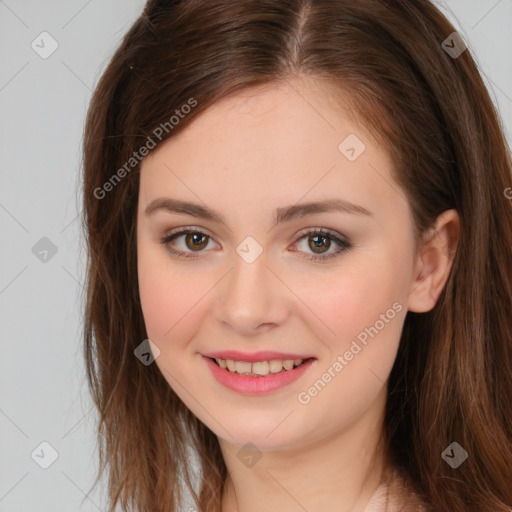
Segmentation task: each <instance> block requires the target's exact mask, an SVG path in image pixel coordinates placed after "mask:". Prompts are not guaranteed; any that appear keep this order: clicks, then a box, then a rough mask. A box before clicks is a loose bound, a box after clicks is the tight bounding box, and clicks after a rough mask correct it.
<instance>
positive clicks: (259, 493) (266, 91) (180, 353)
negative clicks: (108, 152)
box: [137, 78, 459, 512]
mask: <svg viewBox="0 0 512 512" xmlns="http://www.w3.org/2000/svg"><path fill="white" fill-rule="evenodd" d="M328 92H329V91H328V89H327V86H325V85H324V84H322V83H320V82H318V81H314V80H313V79H311V78H308V79H306V78H295V79H293V80H290V81H289V82H285V83H281V84H273V85H272V86H270V87H266V88H257V89H252V90H250V91H244V92H243V93H241V94H237V95H235V96H232V97H229V98H226V99H224V100H222V101H220V102H218V103H216V104H215V105H214V106H213V107H211V108H210V109H208V110H207V111H206V112H205V113H203V114H202V115H201V116H200V117H198V118H197V119H196V120H194V122H193V123H192V124H191V125H189V126H188V127H187V128H186V129H185V130H184V131H183V132H181V133H179V134H178V135H176V136H175V137H173V138H172V139H169V140H168V141H166V142H164V143H163V144H162V145H161V146H160V147H159V148H157V149H156V150H155V151H154V152H153V153H152V154H150V155H149V156H148V157H147V158H146V159H145V160H144V161H143V163H142V168H141V176H140V193H139V205H138V217H137V247H138V277H139V287H140V297H141V303H142V309H143V314H144V319H145V323H146V328H147V333H148V337H149V339H151V340H152V342H153V343H154V344H155V345H156V346H158V348H159V350H160V355H159V356H158V357H157V359H156V360H155V362H156V364H157V365H158V367H159V369H160V370H161V371H162V374H163V376H164V377H165V378H166V380H167V381H168V383H169V385H170V386H171V387H172V388H173V390H174V391H175V392H176V393H177V394H178V395H179V397H180V398H181V399H182V400H183V402H184V403H185V404H186V406H187V407H189V408H190V409H191V411H192V412H193V413H194V414H195V415H196V416H197V417H198V418H199V419H200V420H201V421H202V422H204V423H205V424H206V425H207V426H208V427H209V428H210V429H211V430H212V431H213V432H214V433H215V434H216V435H217V437H218V439H219V443H220V446H221V450H222V454H223V456H224V460H225V462H226V466H227V469H228V473H229V476H228V479H227V482H226V485H225V492H224V494H223V500H222V510H223V512H234V511H239V512H256V511H260V510H262V507H263V508H265V509H267V510H280V511H283V512H288V511H289V512H292V511H294V512H296V511H300V510H304V509H306V510H308V512H316V511H318V512H319V511H322V512H323V511H325V510H333V507H334V506H335V507H336V510H339V511H347V512H348V511H361V510H363V509H364V508H365V506H366V504H367V503H368V501H369V500H370V498H371V496H372V494H373V493H374V492H375V490H376V488H377V486H378V484H379V481H380V479H381V477H382V475H383V468H384V465H385V462H386V450H385V449H384V448H383V447H382V446H381V445H378V441H379V438H380V436H381V434H382V426H383V418H384V410H385V404H386V394H387V380H388V376H389V374H390V372H391V369H392V366H393V363H394V360H395V357H396V353H397V349H398V345H399V339H400V332H401V329H402V325H403V322H404V319H405V315H406V312H407V311H408V310H410V311H415V312H424V311H428V310H430V309H431V308H432V307H433V306H434V305H435V303H436V301H437V299H438V297H439V295H440V293H441V291H442V289H443V286H444V284H445V282H446V279H447V277H448V273H449V270H450V267H451V262H452V259H451V257H450V254H451V253H452V254H453V249H454V248H455V247H456V241H457V237H458V233H459V218H458V216H457V213H456V212H455V211H453V210H450V211H447V212H444V213H443V214H442V215H441V216H440V217H439V219H438V221H437V224H436V231H435V232H434V233H433V235H434V236H429V238H428V240H427V241H425V242H424V243H423V245H422V246H421V247H420V248H418V251H416V249H417V248H416V247H415V244H414V239H413V220H412V216H411V210H410V205H409V203H408V202H407V200H406V199H405V197H406V195H405V193H404V192H403V191H401V190H400V188H399V186H398V184H396V183H395V182H394V180H393V179H392V177H391V168H392V162H391V161H390V160H389V158H388V155H387V154H386V153H385V152H384V151H383V149H382V148H381V147H379V146H378V145H377V143H376V142H375V141H374V140H373V139H372V138H371V136H370V134H369V133H367V132H366V131H365V129H364V128H363V127H362V126H360V125H359V123H357V122H356V121H355V120H353V119H351V118H350V117H349V116H348V115H346V113H345V112H344V111H343V109H342V108H341V107H340V105H339V103H335V102H334V101H333V99H332V98H333V97H334V96H333V95H329V94H328ZM349 134H355V135H356V136H357V137H358V138H359V139H360V140H361V141H363V142H364V144H365V146H366V149H365V150H364V151H363V152H362V154H361V155H360V156H359V157H358V158H357V159H356V160H355V161H353V162H351V161H349V160H348V159H347V158H346V157H345V156H344V154H342V153H341V152H340V150H339V149H338V146H339V144H340V143H341V142H342V141H343V140H344V139H345V138H346V137H347V136H348V135H349ZM370 164H371V165H370ZM376 170H378V172H376ZM160 197H172V198H175V199H181V200H186V201H192V202H195V203H199V204H201V205H203V206H204V205H206V206H208V207H209V208H211V209H214V210H216V211H218V212H220V213H221V214H222V215H223V216H224V217H225V219H226V222H225V223H219V222H215V221H211V220H205V219H201V218H197V217H194V216H191V215H184V214H177V213H171V212H168V211H164V210H158V211H155V212H154V213H152V214H151V215H146V213H145V208H146V206H147V205H148V204H149V203H150V202H151V201H152V200H154V199H156V198H160ZM327 198H339V199H344V200H347V201H350V202H352V203H355V204H357V205H360V206H362V207H364V208H366V209H368V210H369V211H370V212H371V213H372V215H371V216H366V215H359V214H354V213H343V212H323V213H317V214H312V215H308V216H306V217H303V218H299V219H295V220H292V221H290V222H286V223H283V224H281V225H278V226H275V227H272V220H273V214H274V210H275V209H276V208H278V207H284V206H288V205H293V204H296V203H304V202H309V201H317V200H324V199H327ZM188 226H190V227H194V228H197V229H199V230H200V231H201V232H203V233H205V234H206V235H208V237H210V238H208V237H207V238H206V241H205V242H204V243H203V244H202V245H201V249H200V252H198V251H197V249H196V250H195V251H194V247H195V246H194V244H193V242H192V241H190V240H189V241H188V245H187V244H186V241H187V238H186V234H185V235H182V236H180V237H179V238H177V239H175V240H174V241H173V242H170V245H171V246H172V247H174V248H175V249H177V250H181V251H184V252H186V253H189V254H192V255H193V256H194V255H195V256H196V258H195V259H194V258H191V259H180V258H178V257H176V256H174V255H172V254H171V253H170V252H169V251H168V249H167V248H166V247H165V246H164V245H163V244H162V243H161V239H162V238H163V237H164V236H165V235H166V234H168V233H169V232H170V231H171V230H174V229H177V228H184V227H188ZM315 228H326V229H329V230H332V231H334V232H335V233H337V234H338V236H340V237H341V238H342V239H343V237H345V238H346V239H348V240H349V242H350V243H351V244H352V246H351V248H350V249H348V250H346V251H343V252H340V253H339V254H338V255H337V256H336V257H333V258H330V259H326V260H325V261H324V262H322V261H312V260H310V259H308V258H310V257H311V256H315V255H317V256H319V255H321V254H322V252H324V253H326V254H332V253H334V252H335V251H336V250H337V248H338V245H337V243H336V242H335V241H334V240H333V239H332V238H331V239H329V238H328V239H327V241H326V240H324V239H321V240H320V242H321V245H320V249H318V250H317V252H315V251H314V243H313V241H312V239H313V238H314V236H315V235H314V234H313V235H310V236H308V235H306V236H304V234H302V232H304V230H306V229H312V230H314V229H315ZM247 236H251V237H253V238H254V239H255V240H256V241H257V242H258V244H259V245H260V246H261V248H262V249H263V252H262V254H261V255H260V256H259V257H258V258H257V259H256V260H255V261H254V262H252V263H250V264H249V263H247V262H246V261H244V259H242V258H241V257H240V256H239V254H238V253H237V252H236V248H237V246H238V245H239V244H240V243H241V242H242V241H243V240H244V239H245V238H246V237H247ZM199 241H201V238H200V237H199ZM308 241H309V243H308ZM329 241H330V242H331V245H330V246H329ZM206 242H207V243H206ZM196 243H197V242H196ZM322 243H323V245H322ZM312 247H313V248H312ZM292 249H293V250H292ZM201 251H202V252H201ZM397 303H398V304H399V305H400V306H401V311H399V312H397V313H396V315H394V318H393V319H391V320H388V322H386V323H385V326H384V328H382V329H380V330H379V332H378V334H377V335H375V336H374V337H373V338H369V339H368V343H367V345H366V346H363V347H362V350H361V351H360V352H358V353H357V355H355V356H354V357H353V358H352V360H350V361H348V362H347V365H346V366H344V367H343V369H342V371H340V372H338V373H336V376H335V377H334V378H332V379H331V381H330V382H329V383H328V384H327V385H326V386H325V387H324V388H323V389H322V390H321V392H319V393H318V394H317V395H316V396H314V397H311V399H310V401H309V402H308V403H307V404H304V403H300V402H299V400H298V395H299V394H300V393H301V392H307V390H308V389H309V388H310V387H311V386H312V385H313V384H314V383H315V381H317V380H318V379H320V378H322V374H324V372H326V371H327V369H328V368H329V367H332V365H333V363H334V362H335V361H336V360H337V357H338V356H339V355H343V354H344V353H345V352H346V351H347V350H349V349H350V346H351V343H352V341H353V340H355V339H356V337H357V336H358V334H360V333H361V332H363V331H364V330H365V328H367V327H370V326H374V325H375V323H376V321H377V320H379V318H381V316H380V315H382V314H385V313H386V311H388V310H389V309H390V308H392V305H393V304H397ZM227 349H235V350H241V351H246V352H255V351H259V350H278V351H283V352H294V353H300V354H310V355H313V356H314V357H316V358H317V360H316V361H315V363H314V364H313V366H312V367H311V368H310V369H309V370H308V371H307V372H306V373H305V374H304V375H303V376H301V377H300V378H299V379H298V380H296V381H295V382H293V383H292V384H290V385H288V386H285V387H284V388H281V389H279V390H277V391H274V392H272V393H270V394H267V395H263V396H248V395H245V394H240V393H237V392H235V391H231V390H229V389H227V388H225V387H224V386H223V385H221V384H220V383H218V382H217V381H216V380H215V379H214V377H213V376H212V374H211V373H210V371H209V369H208V368H207V366H206V364H205V362H204V360H203V358H202V356H201V354H202V353H207V352H210V351H214V350H227ZM249 442H250V443H252V445H253V446H255V447H257V448H256V449H254V450H255V452H254V453H255V454H256V455H257V456H258V457H260V458H259V460H257V462H256V463H255V464H254V465H252V466H250V467H249V466H248V465H246V464H244V463H243V462H242V461H241V460H240V458H239V457H238V454H239V452H240V450H241V447H243V446H244V445H246V443H249ZM247 449H248V448H245V450H246V451H247ZM242 453H245V452H243V451H242ZM301 507H303V508H301Z"/></svg>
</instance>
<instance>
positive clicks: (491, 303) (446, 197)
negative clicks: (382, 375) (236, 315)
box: [83, 0, 512, 512]
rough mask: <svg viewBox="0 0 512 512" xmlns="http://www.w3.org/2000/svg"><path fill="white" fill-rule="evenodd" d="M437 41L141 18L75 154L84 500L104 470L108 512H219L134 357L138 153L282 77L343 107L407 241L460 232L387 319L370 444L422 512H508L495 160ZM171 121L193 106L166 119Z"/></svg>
mask: <svg viewBox="0 0 512 512" xmlns="http://www.w3.org/2000/svg"><path fill="white" fill-rule="evenodd" d="M454 31H455V28H454V27H453V26H452V25H451V24H450V23H449V22H448V21H447V20H446V18H445V17H444V16H443V15H442V14H441V13H440V11H439V10H438V9H437V8H436V7H435V6H434V5H433V4H432V3H430V2H429V1H427V0H393V1H391V0H389V1H385V0H350V1H348V0H347V1H345V0H314V1H313V0H257V1H252V0H251V1H233V0H208V1H202V0H184V1H181V2H180V1H176V0H175V1H170V0H160V1H159V0H153V1H149V2H148V3H147V5H146V7H145V9H144V12H143V14H142V15H141V16H140V17H139V18H138V19H137V20H136V21H135V23H134V24H133V26H132V27H131V28H130V30H129V31H128V33H127V34H126V35H125V37H124V39H123V41H122V43H121V44H120V46H119V48H118V49H117V51H116V52H115V54H114V56H113V57H112V59H111V61H110V63H109V64H108V67H107V68H106V70H105V72H104V73H103V75H102V76H101V79H100V80H99V83H98V85H97V87H96V89H95V91H94V95H93V98H92V101H91V103H90V107H89V112H88V116H87V121H86V129H85V135H84V145H83V169H84V172H83V183H84V191H83V194H84V195H83V204H84V218H83V223H84V230H85V237H86V240H87V248H88V268H87V283H86V284H87V288H86V289H87V297H86V304H85V318H84V336H85V345H84V351H85V359H86V368H87V378H88V383H89V386H90V389H91V392H92V397H93V400H94V402H95V404H96V406H97V409H98V411H99V424H98V439H99V441H100V446H99V452H100V470H99V473H98V478H97V479H96V481H95V482H94V484H93V485H96V483H97V482H98V480H99V478H100V476H101V474H102V473H103V472H104V471H105V469H107V468H108V474H109V481H108V491H109V499H110V507H111V508H110V509H109V511H111V512H112V511H113V510H114V508H115V506H116V504H118V503H120V504H121V505H122V507H123V509H124V510H126V509H127V508H128V507H130V506H133V507H134V509H135V510H148V511H149V510H151V511H160V510H161V511H164V510H165V511H168V512H170V511H177V510H179V509H180V506H183V505H182V499H183V496H184V493H185V492H189V493H191V495H192V497H193V498H194V500H195V505H196V507H197V508H198V509H199V510H201V511H206V512H219V511H220V504H221V496H222V488H223V483H224V481H225V478H226V467H225V464H224V461H223V458H222V456H221V452H220V448H219V444H218V440H217V438H216V436H215V434H214V433H213V432H211V431H210V430H209V429H208V428H207V427H206V426H205V425H204V424H202V423H201V422H200V421H199V420H197V418H196V417H195V416H194V415H193V414H192V413H191V412H190V411H189V410H188V409H187V408H186V407H185V406H184V404H183V403H182V402H181V400H180V399H179V398H178V397H177V396H176V395H175V393H174V392H173V391H172V389H171V388H170V386H169V384H168V383H167V382H166V380H165V379H164V378H163V376H162V375H161V374H160V372H159V370H158V368H157V366H156V365H155V364H152V365H149V366H145V365H143V364H141V362H140V361H139V360H138V359H137V357H135V356H134V350H135V348H136V347H137V346H138V345H139V344H140V343H141V342H142V341H143V340H145V339H146V338H147V335H146V331H145V327H144V320H143V316H142V311H141V305H140V299H139V293H138V284H137V255H136V239H135V234H136V211H137V197H138V187H139V175H138V173H139V168H140V165H139V163H140V159H141V156H140V155H139V153H138V150H139V149H140V148H141V147H142V146H144V145H146V146H148V145H149V144H148V141H149V140H150V139H151V141H152V142H153V143H154V144H155V143H156V145H157V147H158V144H160V143H161V142H163V141H165V140H167V139H169V138H170V137H172V136H173V135H175V134H177V133H179V132H180V131H181V130H183V129H185V128H186V126H188V124H189V123H191V122H192V121H193V120H194V119H195V118H197V116H199V115H200V114H201V112H203V111H204V110H205V109H206V108H208V107H209V106H211V105H212V104H213V103H215V102H216V101H217V100H219V99H221V98H224V97H226V96H228V95H230V94H233V93H236V92H239V91H242V90H243V89H247V88H249V87H252V86H257V85H265V84H269V85H272V83H276V82H278V81H282V80H287V79H289V78H291V77H294V76H297V75H308V76H311V77H315V78H320V79H322V80H325V81H326V83H329V84H332V85H334V86H335V87H336V88H337V89H338V90H339V91H343V92H344V93H348V94H346V95H345V96H344V97H345V98H346V96H347V95H348V96H349V97H350V106H351V109H352V111H353V112H354V114H355V115H357V118H358V119H360V120H361V121H362V122H363V124H364V126H365V127H366V128H367V129H368V130H369V133H371V135H372V136H373V137H375V140H377V141H378V142H379V143H380V144H382V145H383V147H384V148H385V149H386V150H387V151H388V152H389V154H390V155H391V156H392V161H393V164H394V169H393V172H394V176H395V179H396V181H397V183H399V184H400V186H401V187H402V188H403V190H404V192H405V194H406V196H407V198H408V200H409V202H410V205H411V208H412V211H413V216H414V221H415V227H416V230H417V233H418V234H421V233H424V232H425V231H426V230H427V229H429V228H430V227H431V226H432V225H433V223H434V221H435V219H436V218H437V216H438V215H439V214H441V213H442V212H443V211H445V210H447V209H451V208H455V209H456V210H457V211H458V213H459V215H460V218H461V232H460V238H459V245H458V249H457V252H456V254H455V255H454V262H453V266H452V269H451V273H450V276H449V279H448V282H447V284H446V286H445V288H444V290H443V293H442V295H441V296H440V298H439V300H438V302H437V304H436V306H435V307H434V309H433V310H432V311H430V312H428V313H423V314H418V313H412V312H408V314H407V316H406V319H405V324H404V328H403V333H402V338H401V342H400V347H399V351H398V355H397V359H396V362H395V365H394V367H393V370H392V372H391V376H390V379H389V384H388V389H389V394H388V403H387V411H386V424H385V432H384V433H385V438H386V440H387V442H388V444H389V447H390V451H391V454H392V458H393V459H392V460H393V464H394V465H395V466H396V467H399V468H401V469H402V470H403V471H404V472H405V473H406V474H407V475H409V476H410V478H411V480H412V481H413V482H414V484H415V487H416V488H417V490H418V492H419V493H420V494H421V495H422V496H423V498H424V500H425V501H426V503H428V504H429V505H430V506H431V507H432V509H434V510H438V511H447V510H450V511H451V512H463V511H473V510H475V511H477V510H478V511H479V512H490V511H492V512H498V511H502V512H506V511H509V510H510V508H511V506H512V405H511V403H512V320H511V319H512V201H511V200H510V199H507V194H506V190H510V188H509V187H511V186H512V170H511V169H512V163H511V160H512V159H511V155H510V149H509V148H508V146H507V143H506V140H505V137H504V129H503V126H502V124H501V121H500V117H499V114H498V113H497V111H496V109H495V106H494V105H493V103H492V101H491V99H490V97H489V94H488V91H487V90H486V88H485V85H484V83H483V81H482V79H481V76H480V74H479V71H478V69H477V66H476V64H475V62H474V60H473V58H472V56H471V53H470V51H469V50H466V51H463V52H462V54H461V55H459V56H454V55H451V54H449V52H447V51H446V48H443V45H442V43H443V41H445V40H447V38H448V37H449V36H450V35H451V34H452V33H453V32H454ZM449 41H451V40H449ZM454 44H455V43H453V42H452V43H451V44H450V47H453V46H454ZM459 44H460V41H459ZM187 104H188V105H192V104H194V105H195V106H194V107H193V108H188V109H187V110H185V109H183V110H180V112H181V113H182V114H183V113H184V112H188V113H186V115H185V114H183V115H180V116H177V115H175V112H176V109H182V106H183V105H187ZM173 115H175V117H176V119H178V117H179V121H178V122H176V120H174V121H173V122H170V121H169V120H170V119H171V116H173ZM159 127H160V129H158V128H159ZM157 134H158V136H157ZM154 144H153V145H154ZM134 152H136V153H137V155H138V156H136V157H135V156H134ZM127 162H130V163H129V165H127ZM121 169H124V171H120V170H121ZM452 442H457V443H459V444H460V445H461V446H462V447H463V448H464V449H465V450H466V452H467V453H468V455H469V457H468V459H467V460H466V461H465V462H464V463H463V464H462V465H460V466H459V467H458V468H457V469H453V468H452V467H451V466H450V465H448V464H447V463H446V462H445V461H444V460H443V459H442V457H441V453H442V452H443V450H445V448H446V447H448V446H449V445H450V444H451V443H452ZM191 449H192V452H191V451H190V450H191ZM191 453H193V454H195V455H196V457H197V461H198V470H199V476H200V478H199V479H197V478H195V476H194V471H193V470H192V467H191V464H190V460H191V458H190V457H191Z"/></svg>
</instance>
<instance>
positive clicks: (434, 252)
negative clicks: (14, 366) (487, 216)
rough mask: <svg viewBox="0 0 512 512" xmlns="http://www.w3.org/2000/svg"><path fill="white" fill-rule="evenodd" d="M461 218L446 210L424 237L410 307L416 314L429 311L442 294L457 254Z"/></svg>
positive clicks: (455, 212) (418, 257) (452, 211)
mask: <svg viewBox="0 0 512 512" xmlns="http://www.w3.org/2000/svg"><path fill="white" fill-rule="evenodd" d="M459 233H460V218H459V215H458V213H457V211H456V210H446V211H445V212H443V213H442V214H441V215H439V217H438V218H437V220H436V223H435V226H434V227H433V228H432V229H431V230H429V231H428V232H427V233H426V234H425V236H424V237H423V240H422V243H421V246H420V247H419V248H418V253H417V256H416V262H415V270H414V275H415V276H416V277H415V279H414V280H413V282H412V283H411V290H412V291H411V292H410V293H409V301H408V304H407V307H408V309H409V311H413V312H415V313H425V312H427V311H430V310H431V309H432V308H433V307H434V306H435V305H436V302H437V299H438V298H439V296H440V295H441V292H442V291H443V288H444V285H445V283H446V281H447V279H448V275H449V274H450V269H451V268H452V263H453V259H454V257H455V253H456V250H457V244H458V240H459Z"/></svg>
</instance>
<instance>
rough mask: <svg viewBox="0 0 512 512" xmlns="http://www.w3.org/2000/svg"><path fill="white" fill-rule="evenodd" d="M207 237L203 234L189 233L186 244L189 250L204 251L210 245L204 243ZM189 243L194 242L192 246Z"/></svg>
mask: <svg viewBox="0 0 512 512" xmlns="http://www.w3.org/2000/svg"><path fill="white" fill-rule="evenodd" d="M206 238H207V236H206V235H203V234H202V233H188V234H187V235H186V242H185V243H186V244H187V247H188V248H189V249H193V250H195V249H204V247H206V245H208V243H207V242H206V243H204V242H205V240H206ZM189 242H192V245H189Z"/></svg>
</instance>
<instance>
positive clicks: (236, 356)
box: [202, 350, 313, 363]
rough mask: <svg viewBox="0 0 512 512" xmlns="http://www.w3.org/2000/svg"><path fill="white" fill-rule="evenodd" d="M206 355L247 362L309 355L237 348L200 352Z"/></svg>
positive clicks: (304, 357)
mask: <svg viewBox="0 0 512 512" xmlns="http://www.w3.org/2000/svg"><path fill="white" fill-rule="evenodd" d="M202 355H203V356H206V357H213V358H214V359H232V360H233V361H247V362H248V363H256V362H258V361H270V360H271V359H281V360H282V361H285V360H286V359H293V360H295V359H309V358H310V357H313V356H311V355H304V354H286V353H285V352H272V351H268V350H267V351H262V352H252V353H249V352H239V351H238V350H221V351H219V352H209V353H208V354H202Z"/></svg>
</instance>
